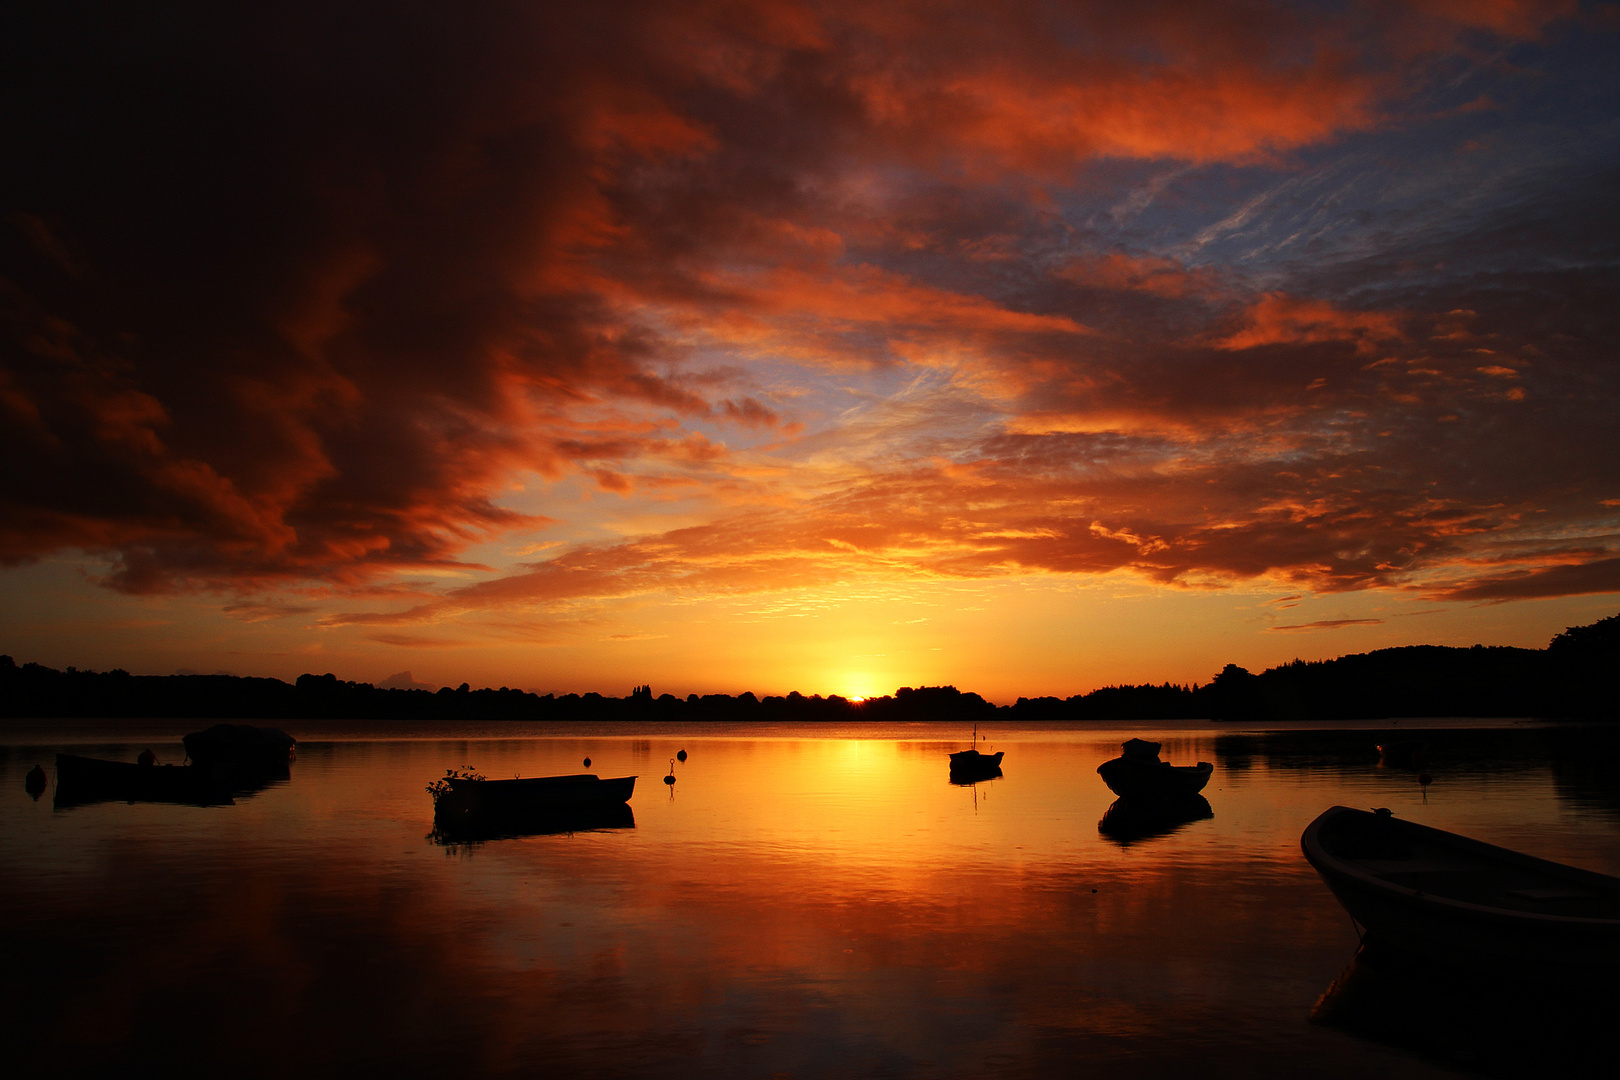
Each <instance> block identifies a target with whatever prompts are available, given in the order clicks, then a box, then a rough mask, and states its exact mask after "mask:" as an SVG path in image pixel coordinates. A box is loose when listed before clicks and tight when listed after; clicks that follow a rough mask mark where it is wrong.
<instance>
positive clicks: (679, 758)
mask: <svg viewBox="0 0 1620 1080" xmlns="http://www.w3.org/2000/svg"><path fill="white" fill-rule="evenodd" d="M675 758H676V760H677V761H685V760H686V751H685V750H680V751H677V752H676V754H675Z"/></svg>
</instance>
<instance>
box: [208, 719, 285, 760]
mask: <svg viewBox="0 0 1620 1080" xmlns="http://www.w3.org/2000/svg"><path fill="white" fill-rule="evenodd" d="M180 741H181V742H182V743H184V744H185V747H186V756H187V757H189V758H191V760H192V761H194V762H197V763H199V764H207V763H211V762H218V761H230V762H243V761H253V762H266V763H275V764H280V765H285V764H286V763H287V762H288V761H290V760H292V756H293V753H294V751H295V748H296V747H297V745H298V740H297V739H295V738H293V737H292V736H291V735H289V734H287V733H286V732H285V731H282V730H281V729H280V728H273V727H256V726H254V725H253V724H215V725H214V726H213V727H211V728H208V729H207V730H206V731H193V732H192V733H191V734H190V735H187V736H186V737H185V738H183V739H181V740H180Z"/></svg>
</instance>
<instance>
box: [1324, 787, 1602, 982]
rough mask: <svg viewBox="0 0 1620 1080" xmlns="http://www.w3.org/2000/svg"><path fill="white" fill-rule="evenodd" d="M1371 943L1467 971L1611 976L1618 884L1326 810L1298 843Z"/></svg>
mask: <svg viewBox="0 0 1620 1080" xmlns="http://www.w3.org/2000/svg"><path fill="white" fill-rule="evenodd" d="M1300 844H1301V847H1302V849H1303V851H1304V853H1305V858H1306V859H1307V860H1308V861H1309V862H1310V863H1311V865H1312V866H1313V867H1314V868H1315V869H1316V872H1317V874H1318V875H1320V876H1321V878H1322V881H1323V883H1324V884H1326V885H1327V887H1328V889H1329V891H1331V892H1332V893H1333V895H1334V897H1335V898H1336V899H1337V900H1338V901H1339V903H1340V904H1341V905H1343V907H1344V909H1345V910H1346V911H1347V912H1349V913H1350V917H1351V918H1353V919H1355V920H1356V921H1357V922H1358V923H1360V924H1361V925H1362V926H1364V927H1366V928H1367V931H1368V934H1369V936H1371V937H1373V938H1376V939H1378V940H1381V941H1384V942H1387V943H1388V944H1391V945H1394V946H1396V947H1398V948H1401V949H1405V950H1407V951H1410V952H1414V953H1418V954H1421V955H1428V956H1433V957H1436V958H1439V959H1443V960H1446V961H1448V962H1452V963H1458V964H1462V965H1465V966H1469V967H1474V968H1484V969H1489V970H1499V969H1501V968H1502V967H1503V966H1504V965H1507V966H1511V967H1514V968H1520V969H1545V968H1549V967H1551V968H1570V969H1582V968H1584V969H1591V968H1614V967H1620V879H1616V878H1612V877H1608V876H1606V875H1604V874H1597V873H1593V872H1592V871H1589V870H1582V869H1579V868H1578V867H1573V866H1565V865H1563V864H1561V863H1554V862H1549V861H1547V860H1545V859H1537V858H1535V857H1534V856H1530V855H1525V854H1523V853H1521V852H1516V851H1510V850H1508V849H1506V848H1499V847H1496V846H1494V845H1491V844H1485V843H1483V842H1481V841H1478V840H1473V839H1470V838H1468V837H1464V836H1457V835H1456V834H1454V833H1447V832H1443V831H1441V830H1439V829H1431V828H1428V827H1427V826H1423V825H1418V824H1416V823H1415V822H1409V821H1402V820H1400V819H1396V818H1390V817H1379V816H1378V815H1374V814H1369V813H1367V812H1366V811H1362V810H1353V809H1350V808H1349V807H1342V806H1336V807H1333V808H1332V809H1330V810H1328V811H1327V812H1325V813H1324V814H1322V815H1321V816H1320V817H1318V818H1317V819H1316V820H1315V821H1313V822H1312V823H1311V824H1310V826H1309V827H1308V828H1306V830H1305V833H1304V835H1303V836H1302V837H1301V840H1300Z"/></svg>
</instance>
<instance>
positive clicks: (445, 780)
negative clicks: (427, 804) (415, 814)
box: [427, 765, 488, 806]
mask: <svg viewBox="0 0 1620 1080" xmlns="http://www.w3.org/2000/svg"><path fill="white" fill-rule="evenodd" d="M486 779H488V777H486V776H484V774H483V773H477V772H473V767H472V766H471V765H463V766H462V767H461V768H459V769H446V770H444V775H443V776H441V777H439V778H438V779H437V780H435V781H433V783H431V784H429V785H428V786H427V793H428V794H429V795H431V796H433V805H434V806H437V805H439V800H440V799H442V798H444V797H445V796H446V795H448V794H450V781H452V780H486Z"/></svg>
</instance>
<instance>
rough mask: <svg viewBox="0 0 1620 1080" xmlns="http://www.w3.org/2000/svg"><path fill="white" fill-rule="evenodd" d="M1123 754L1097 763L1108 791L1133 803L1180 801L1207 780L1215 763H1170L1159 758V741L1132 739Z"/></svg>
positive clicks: (1194, 791) (1195, 793)
mask: <svg viewBox="0 0 1620 1080" xmlns="http://www.w3.org/2000/svg"><path fill="white" fill-rule="evenodd" d="M1123 749H1124V753H1123V754H1122V755H1121V756H1119V757H1117V758H1114V759H1113V760H1112V761H1105V762H1103V763H1102V764H1101V765H1099V766H1097V775H1099V776H1101V777H1102V778H1103V783H1105V784H1107V785H1108V787H1109V790H1111V791H1112V792H1113V793H1114V794H1115V795H1118V796H1119V797H1120V798H1122V799H1130V800H1132V801H1134V802H1139V803H1147V802H1164V801H1179V800H1182V799H1186V798H1189V797H1191V796H1193V795H1197V794H1198V793H1199V792H1200V791H1203V790H1204V785H1205V784H1207V783H1209V778H1210V776H1211V775H1212V774H1213V773H1214V772H1215V766H1213V765H1211V764H1210V763H1209V762H1207V761H1200V762H1199V763H1198V764H1197V765H1171V764H1170V763H1169V762H1168V761H1160V760H1159V744H1158V743H1156V742H1148V741H1147V740H1146V739H1132V740H1130V741H1129V742H1127V743H1126V744H1125V745H1124V748H1123Z"/></svg>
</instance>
